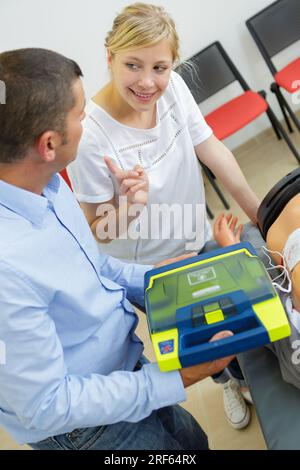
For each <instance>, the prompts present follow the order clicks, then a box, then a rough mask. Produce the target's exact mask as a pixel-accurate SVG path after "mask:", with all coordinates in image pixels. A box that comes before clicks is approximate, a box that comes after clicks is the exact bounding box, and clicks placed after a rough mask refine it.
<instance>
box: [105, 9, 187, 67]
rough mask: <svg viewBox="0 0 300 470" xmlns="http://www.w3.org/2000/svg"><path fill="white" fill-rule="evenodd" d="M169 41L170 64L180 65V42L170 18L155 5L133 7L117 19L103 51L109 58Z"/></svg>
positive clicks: (124, 10) (123, 11)
mask: <svg viewBox="0 0 300 470" xmlns="http://www.w3.org/2000/svg"><path fill="white" fill-rule="evenodd" d="M163 39H168V40H169V41H170V46H171V51H172V55H173V62H177V61H179V38H178V35H177V32H176V28H175V23H174V21H173V19H172V18H171V17H170V15H169V14H168V13H167V12H166V11H165V10H164V9H163V8H162V7H159V6H156V5H150V4H146V3H140V2H139V3H134V4H132V5H129V6H127V7H125V8H124V9H123V10H122V12H121V13H120V14H119V15H118V16H116V18H115V20H114V22H113V27H112V30H111V31H109V33H108V34H107V36H106V39H105V47H106V49H107V51H109V52H110V53H111V54H112V55H114V54H116V53H117V52H121V51H122V52H123V51H127V50H131V49H138V48H141V47H148V46H152V45H154V44H157V43H158V42H160V41H161V40H163Z"/></svg>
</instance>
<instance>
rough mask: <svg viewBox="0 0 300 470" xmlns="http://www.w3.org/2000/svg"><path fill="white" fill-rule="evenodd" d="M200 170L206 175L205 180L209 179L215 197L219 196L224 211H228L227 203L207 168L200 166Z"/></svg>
mask: <svg viewBox="0 0 300 470" xmlns="http://www.w3.org/2000/svg"><path fill="white" fill-rule="evenodd" d="M202 168H203V171H204V173H205V174H206V176H207V178H208V179H209V181H210V184H211V185H212V187H213V188H214V190H215V191H216V193H217V195H218V196H219V198H220V200H221V201H222V203H223V206H224V207H225V209H227V210H228V209H230V206H229V204H228V202H227V201H226V199H225V197H224V196H223V194H222V191H221V190H220V188H219V186H218V185H217V183H216V182H215V180H214V178H213V176H212V174H211V172H210V170H209V168H207V167H206V166H205V165H202Z"/></svg>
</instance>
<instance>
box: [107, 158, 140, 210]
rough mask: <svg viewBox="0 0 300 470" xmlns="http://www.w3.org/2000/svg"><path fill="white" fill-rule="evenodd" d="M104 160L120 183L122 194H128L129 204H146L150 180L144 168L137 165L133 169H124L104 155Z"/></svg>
mask: <svg viewBox="0 0 300 470" xmlns="http://www.w3.org/2000/svg"><path fill="white" fill-rule="evenodd" d="M104 161H105V163H106V166H107V168H108V169H109V171H110V172H111V173H112V174H113V175H114V177H115V179H116V181H117V183H118V185H119V188H120V194H121V196H126V197H127V201H128V203H129V204H142V205H146V204H147V201H148V192H149V180H148V176H147V175H146V173H145V171H144V170H143V168H142V167H141V166H140V165H136V166H135V167H134V168H133V170H131V171H123V170H121V169H120V168H119V167H118V166H117V165H115V164H114V163H113V161H112V160H111V159H110V158H109V157H104Z"/></svg>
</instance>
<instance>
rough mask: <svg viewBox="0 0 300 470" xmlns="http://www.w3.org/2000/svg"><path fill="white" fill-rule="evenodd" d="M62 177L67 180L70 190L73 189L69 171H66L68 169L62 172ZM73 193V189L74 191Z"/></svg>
mask: <svg viewBox="0 0 300 470" xmlns="http://www.w3.org/2000/svg"><path fill="white" fill-rule="evenodd" d="M60 176H62V177H63V179H64V180H65V182H66V183H67V185H68V186H69V188H70V189H72V185H71V181H70V179H69V176H68V173H67V170H66V169H64V170H61V172H60ZM72 191H73V189H72Z"/></svg>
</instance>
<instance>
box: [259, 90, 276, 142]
mask: <svg viewBox="0 0 300 470" xmlns="http://www.w3.org/2000/svg"><path fill="white" fill-rule="evenodd" d="M258 94H259V95H260V96H262V97H263V99H264V100H265V101H266V97H267V93H266V92H265V90H260V91H259V92H258ZM268 118H269V120H270V123H271V124H272V127H273V130H274V132H275V134H276V136H277V139H278V140H281V139H282V137H281V134H280V132H279V131H278V129H277V127H276V123H274V121H273V120H272V119H271V117H270V116H269V115H268Z"/></svg>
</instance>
